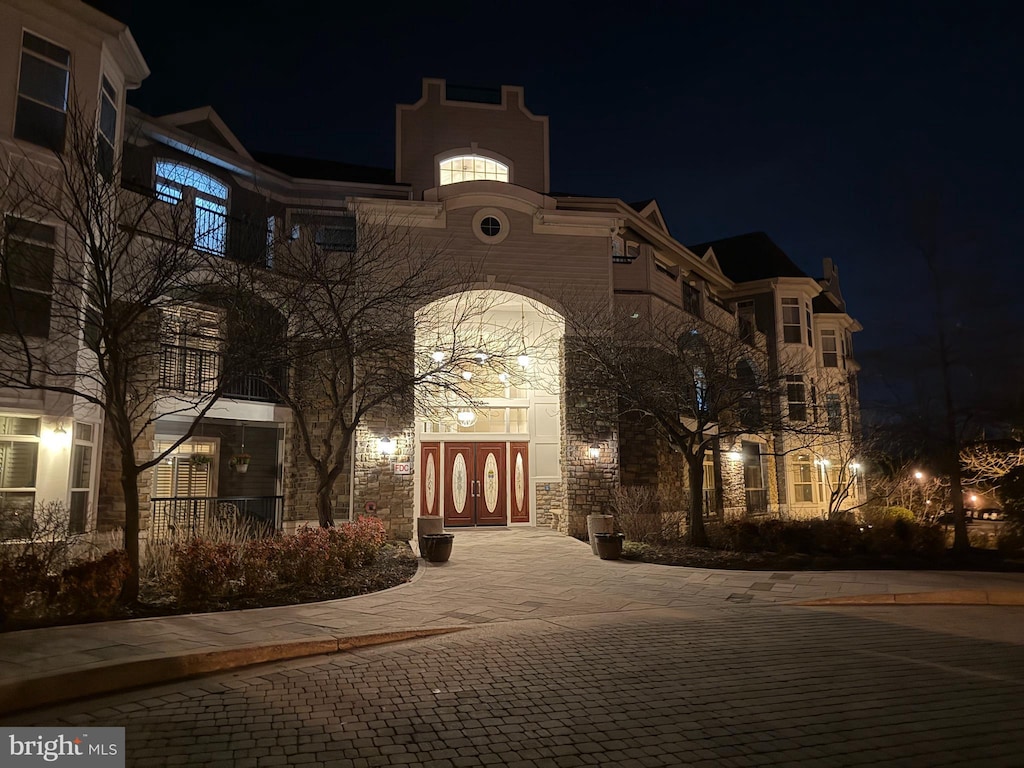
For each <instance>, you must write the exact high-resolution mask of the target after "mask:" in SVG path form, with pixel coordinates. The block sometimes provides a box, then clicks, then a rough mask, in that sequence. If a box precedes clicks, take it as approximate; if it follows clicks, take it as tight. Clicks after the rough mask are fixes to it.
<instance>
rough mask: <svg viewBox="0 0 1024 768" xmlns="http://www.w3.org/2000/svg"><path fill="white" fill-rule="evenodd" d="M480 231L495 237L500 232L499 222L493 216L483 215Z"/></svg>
mask: <svg viewBox="0 0 1024 768" xmlns="http://www.w3.org/2000/svg"><path fill="white" fill-rule="evenodd" d="M480 231H481V232H483V233H484V234H485V235H487V237H497V236H498V235H500V234H501V222H500V221H498V219H497V218H495V217H494V216H485V217H484V218H483V220H482V221H481V222H480Z"/></svg>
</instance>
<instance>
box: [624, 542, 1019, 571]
mask: <svg viewBox="0 0 1024 768" xmlns="http://www.w3.org/2000/svg"><path fill="white" fill-rule="evenodd" d="M622 557H623V559H625V560H636V561H639V562H644V563H657V564H659V565H677V566H685V567H688V568H711V569H716V570H739V571H848V570H849V571H852V570H964V571H1008V572H1020V571H1024V560H1013V559H1006V558H1004V557H1003V556H1002V555H1001V554H1000V553H999V552H996V551H995V550H990V549H972V550H971V551H970V552H969V553H968V554H967V555H965V556H962V557H956V556H954V555H953V554H952V553H950V552H947V553H946V554H945V555H944V556H943V557H941V558H938V559H927V558H922V557H905V558H899V557H874V558H872V557H865V556H857V557H849V558H839V557H833V556H831V555H805V554H785V553H779V552H731V551H728V550H721V549H705V548H703V547H691V546H688V545H686V544H637V543H635V542H627V543H626V546H625V548H624V550H623V553H622Z"/></svg>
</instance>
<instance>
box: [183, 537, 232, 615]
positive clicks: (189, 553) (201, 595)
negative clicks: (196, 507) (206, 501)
mask: <svg viewBox="0 0 1024 768" xmlns="http://www.w3.org/2000/svg"><path fill="white" fill-rule="evenodd" d="M172 551H173V553H174V565H173V567H172V569H171V574H170V580H171V586H172V589H173V591H174V594H175V596H176V597H177V599H178V602H179V604H181V605H184V606H190V605H197V604H200V603H202V602H203V601H205V600H208V599H210V598H212V597H218V596H220V595H222V594H224V592H225V591H226V589H227V585H228V581H229V580H230V579H232V578H234V577H235V576H236V573H237V570H238V569H237V562H236V560H237V555H238V548H237V547H236V546H235V545H233V544H228V543H226V542H224V543H220V544H215V543H213V542H210V541H206V540H205V539H200V538H198V537H197V538H193V539H190V540H189V541H188V542H186V543H184V544H174V545H172Z"/></svg>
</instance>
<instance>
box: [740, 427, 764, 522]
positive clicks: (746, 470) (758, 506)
mask: <svg viewBox="0 0 1024 768" xmlns="http://www.w3.org/2000/svg"><path fill="white" fill-rule="evenodd" d="M742 445H743V487H744V490H745V491H746V501H747V512H749V513H751V514H764V513H765V512H767V511H768V491H767V490H766V489H765V487H764V478H765V471H764V470H765V468H764V457H763V456H762V455H761V445H760V444H759V443H754V442H748V441H746V440H744V441H743V443H742Z"/></svg>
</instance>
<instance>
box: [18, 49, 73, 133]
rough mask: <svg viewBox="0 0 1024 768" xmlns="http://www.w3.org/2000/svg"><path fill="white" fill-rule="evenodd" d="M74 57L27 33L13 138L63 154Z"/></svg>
mask: <svg viewBox="0 0 1024 768" xmlns="http://www.w3.org/2000/svg"><path fill="white" fill-rule="evenodd" d="M70 75H71V53H70V52H69V51H68V50H67V49H65V48H61V47H60V46H59V45H54V44H53V43H51V42H49V41H47V40H43V38H41V37H36V36H35V35H33V34H31V33H29V32H25V33H24V34H23V35H22V37H21V76H20V77H19V78H18V112H17V115H16V116H15V118H14V136H15V138H18V139H24V140H25V141H31V142H32V143H33V144H38V145H39V146H41V147H46V148H47V149H52V150H53V151H54V152H60V151H62V150H63V149H64V133H65V131H66V129H67V121H68V114H67V113H68V81H69V79H70Z"/></svg>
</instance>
